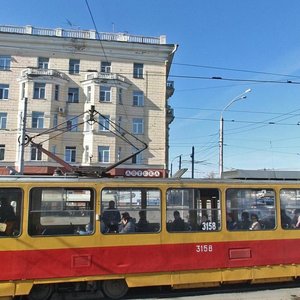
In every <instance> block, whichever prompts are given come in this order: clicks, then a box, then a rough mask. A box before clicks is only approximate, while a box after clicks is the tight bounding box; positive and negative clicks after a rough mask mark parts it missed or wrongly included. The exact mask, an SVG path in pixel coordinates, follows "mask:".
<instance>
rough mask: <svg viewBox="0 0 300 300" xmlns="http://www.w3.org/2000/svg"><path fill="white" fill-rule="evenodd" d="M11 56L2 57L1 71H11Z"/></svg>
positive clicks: (0, 60) (0, 57) (0, 56)
mask: <svg viewBox="0 0 300 300" xmlns="http://www.w3.org/2000/svg"><path fill="white" fill-rule="evenodd" d="M10 63H11V56H10V55H0V71H7V70H10Z"/></svg>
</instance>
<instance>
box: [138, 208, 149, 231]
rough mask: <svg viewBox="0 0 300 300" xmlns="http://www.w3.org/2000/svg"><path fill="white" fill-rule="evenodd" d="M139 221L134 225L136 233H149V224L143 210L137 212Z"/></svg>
mask: <svg viewBox="0 0 300 300" xmlns="http://www.w3.org/2000/svg"><path fill="white" fill-rule="evenodd" d="M139 216H140V219H139V221H138V222H137V223H136V231H138V232H148V231H149V222H148V221H147V218H146V212H145V211H144V210H141V211H139Z"/></svg>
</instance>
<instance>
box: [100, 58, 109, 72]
mask: <svg viewBox="0 0 300 300" xmlns="http://www.w3.org/2000/svg"><path fill="white" fill-rule="evenodd" d="M101 72H102V73H110V72H111V62H107V61H101Z"/></svg>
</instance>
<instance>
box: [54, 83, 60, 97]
mask: <svg viewBox="0 0 300 300" xmlns="http://www.w3.org/2000/svg"><path fill="white" fill-rule="evenodd" d="M54 100H56V101H58V100H59V85H58V84H56V85H55V86H54Z"/></svg>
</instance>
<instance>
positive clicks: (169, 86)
mask: <svg viewBox="0 0 300 300" xmlns="http://www.w3.org/2000/svg"><path fill="white" fill-rule="evenodd" d="M174 91H175V88H174V81H167V94H166V97H167V99H169V98H170V97H172V96H173V94H174Z"/></svg>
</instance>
